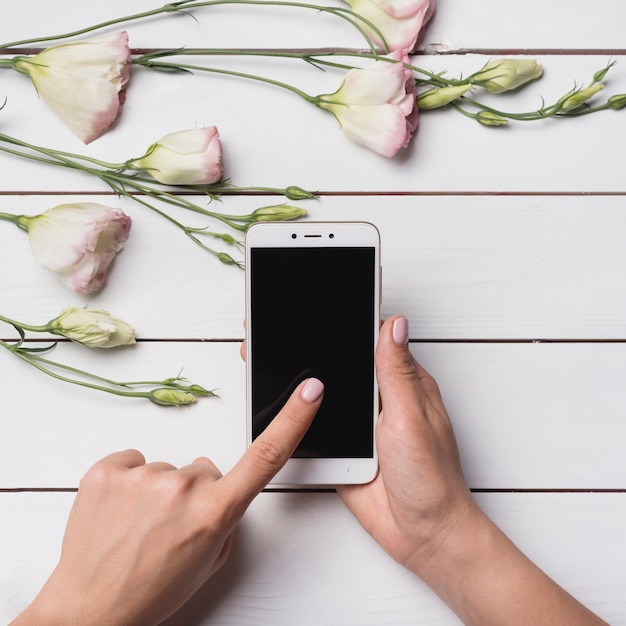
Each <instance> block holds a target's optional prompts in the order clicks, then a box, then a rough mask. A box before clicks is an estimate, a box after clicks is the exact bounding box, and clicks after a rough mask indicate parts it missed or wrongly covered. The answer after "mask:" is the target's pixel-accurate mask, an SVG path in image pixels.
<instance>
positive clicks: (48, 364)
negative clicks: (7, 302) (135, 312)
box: [0, 307, 216, 406]
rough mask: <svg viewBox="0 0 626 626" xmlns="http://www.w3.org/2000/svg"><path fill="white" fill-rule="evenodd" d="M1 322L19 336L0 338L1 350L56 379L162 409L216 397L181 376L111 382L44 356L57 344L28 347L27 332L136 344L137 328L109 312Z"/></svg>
mask: <svg viewBox="0 0 626 626" xmlns="http://www.w3.org/2000/svg"><path fill="white" fill-rule="evenodd" d="M0 322H4V323H6V324H10V325H11V326H13V328H14V329H15V330H16V331H17V333H18V334H19V338H18V339H17V340H15V341H4V340H2V339H0V347H1V348H5V349H6V350H8V351H9V352H11V353H12V354H14V355H15V356H17V357H19V358H20V359H21V360H22V361H24V362H26V363H28V364H30V365H32V366H33V367H35V368H36V369H38V370H39V371H40V372H43V373H44V374H48V376H52V377H53V378H55V379H56V380H60V381H63V382H66V383H71V384H73V385H79V386H81V387H87V388H89V389H95V390H96V391H105V392H107V393H111V394H114V395H116V396H123V397H127V398H146V399H148V400H150V402H153V403H154V404H159V405H161V406H187V405H189V404H193V403H194V402H195V401H196V399H197V398H201V397H209V396H215V395H216V394H215V393H214V392H213V391H210V390H209V389H206V388H204V387H202V386H201V385H197V384H192V383H189V382H188V381H187V380H186V379H184V378H182V377H181V376H180V375H178V376H173V377H170V378H166V379H164V380H135V381H117V380H111V379H109V378H104V377H103V376H98V375H97V374H91V373H90V372H86V371H84V370H80V369H78V368H76V367H72V366H71V365H65V364H64V363H59V362H57V361H51V360H50V359H48V358H46V357H45V356H43V354H44V353H46V352H50V351H51V350H53V349H54V347H55V346H56V345H57V342H56V341H55V342H53V343H51V344H49V345H47V346H43V347H41V344H37V345H36V346H35V347H29V346H28V345H27V342H26V332H27V331H28V332H36V333H52V334H54V335H61V336H62V337H66V338H68V339H71V340H72V341H73V342H75V343H79V344H81V345H83V346H86V347H88V348H115V347H118V346H127V345H131V344H133V343H135V331H134V330H133V328H132V327H131V326H130V325H129V324H127V323H126V322H124V321H123V320H120V319H117V318H115V317H112V316H111V314H110V313H109V312H108V311H97V310H90V309H84V308H83V309H80V308H77V307H70V308H67V309H64V310H63V311H62V312H61V314H60V315H59V316H57V317H55V318H54V319H53V320H51V321H49V322H48V323H47V324H44V325H42V326H34V325H32V324H24V323H23V322H18V321H16V320H13V319H10V318H8V317H5V316H4V315H0Z"/></svg>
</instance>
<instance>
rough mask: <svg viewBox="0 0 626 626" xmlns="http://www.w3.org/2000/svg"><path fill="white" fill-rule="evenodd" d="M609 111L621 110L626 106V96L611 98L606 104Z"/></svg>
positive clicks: (620, 95) (618, 95) (619, 95)
mask: <svg viewBox="0 0 626 626" xmlns="http://www.w3.org/2000/svg"><path fill="white" fill-rule="evenodd" d="M607 104H608V106H609V109H623V108H624V107H625V106H626V94H623V93H621V94H617V95H615V96H611V97H610V98H609V100H608V102H607Z"/></svg>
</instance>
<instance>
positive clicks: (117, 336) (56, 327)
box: [46, 307, 135, 348]
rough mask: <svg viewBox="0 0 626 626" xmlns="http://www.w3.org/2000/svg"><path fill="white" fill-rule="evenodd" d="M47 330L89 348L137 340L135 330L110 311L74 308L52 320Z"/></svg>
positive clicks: (112, 346) (105, 346)
mask: <svg viewBox="0 0 626 626" xmlns="http://www.w3.org/2000/svg"><path fill="white" fill-rule="evenodd" d="M46 330H47V331H48V332H50V333H53V334H54V335H61V336H63V337H67V338H68V339H71V340H72V341H76V342H77V343H82V344H83V345H84V346H87V347H88V348H116V347H117V346H126V345H130V344H133V343H135V330H134V329H133V328H132V327H131V326H130V325H129V324H127V323H126V322H124V321H123V320H120V319H116V318H115V317H112V316H111V314H110V313H109V312H108V311H97V310H93V309H86V308H79V307H70V308H68V309H64V310H63V311H61V314H60V315H59V316H58V317H56V318H55V319H53V320H51V321H50V322H48V325H47V327H46Z"/></svg>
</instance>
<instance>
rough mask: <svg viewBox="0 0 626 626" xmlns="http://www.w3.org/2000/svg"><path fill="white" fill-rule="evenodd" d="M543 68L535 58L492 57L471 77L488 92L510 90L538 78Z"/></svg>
mask: <svg viewBox="0 0 626 626" xmlns="http://www.w3.org/2000/svg"><path fill="white" fill-rule="evenodd" d="M542 72H543V70H542V67H541V64H540V63H537V61H535V59H494V60H492V61H489V63H487V64H486V65H485V66H484V67H483V68H482V69H481V70H479V71H478V72H476V74H474V75H473V76H472V77H471V81H472V83H474V84H476V85H480V86H481V87H484V88H485V89H486V90H487V91H489V92H490V93H502V92H503V91H511V90H512V89H517V88H518V87H521V86H522V85H524V84H526V83H528V82H530V81H531V80H535V79H537V78H539V77H540V76H541V74H542Z"/></svg>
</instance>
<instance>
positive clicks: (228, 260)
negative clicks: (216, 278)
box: [216, 252, 239, 265]
mask: <svg viewBox="0 0 626 626" xmlns="http://www.w3.org/2000/svg"><path fill="white" fill-rule="evenodd" d="M216 256H217V258H218V259H219V260H220V261H221V262H222V263H225V264H226V265H239V262H238V261H235V259H233V257H232V256H230V254H228V253H227V252H220V253H218V254H217V255H216Z"/></svg>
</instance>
